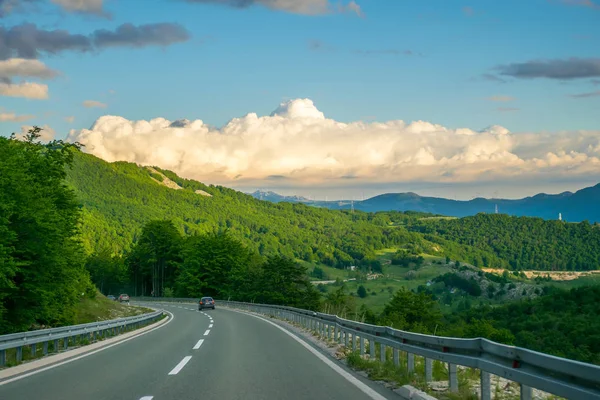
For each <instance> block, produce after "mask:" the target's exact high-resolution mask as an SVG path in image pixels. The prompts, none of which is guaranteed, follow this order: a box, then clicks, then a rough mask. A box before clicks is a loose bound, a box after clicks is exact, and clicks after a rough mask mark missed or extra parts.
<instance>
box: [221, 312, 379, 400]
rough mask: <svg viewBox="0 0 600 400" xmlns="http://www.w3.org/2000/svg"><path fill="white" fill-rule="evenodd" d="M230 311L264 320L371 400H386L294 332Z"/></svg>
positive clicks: (256, 316) (252, 315) (272, 323)
mask: <svg viewBox="0 0 600 400" xmlns="http://www.w3.org/2000/svg"><path fill="white" fill-rule="evenodd" d="M230 311H234V312H237V313H240V314H246V315H249V316H251V317H254V318H258V319H262V320H263V321H265V322H267V323H269V324H271V325H273V326H274V327H275V328H277V329H279V330H281V331H283V332H284V333H285V334H286V335H288V336H290V337H291V338H292V339H294V340H295V341H296V342H298V343H300V344H301V345H302V346H303V347H304V348H306V349H307V350H308V351H310V352H311V353H313V354H314V355H315V356H317V357H318V358H319V359H320V360H321V361H323V362H324V363H325V364H327V365H328V366H329V367H330V368H331V369H333V370H334V371H335V372H337V373H338V374H340V375H341V376H343V377H344V378H345V379H346V380H347V381H348V382H350V383H351V384H353V385H354V386H356V387H357V388H358V389H360V390H361V391H362V392H363V393H364V394H366V395H367V396H369V397H370V398H371V399H373V400H386V398H385V397H383V396H382V395H380V394H379V393H377V392H376V391H374V390H373V389H371V388H370V387H368V386H367V385H365V384H364V383H362V382H361V381H360V380H358V379H356V378H355V377H354V376H352V375H351V374H350V373H348V372H346V371H345V370H344V369H342V368H341V367H340V366H339V365H337V364H336V363H334V362H333V361H331V360H330V359H329V358H327V357H325V356H324V355H323V354H321V353H319V352H318V351H317V350H315V349H314V348H313V347H312V346H311V345H310V344H308V343H306V342H305V341H304V340H302V339H300V338H299V337H298V336H296V335H294V334H293V333H292V332H290V331H288V330H287V329H285V328H282V327H281V326H279V325H277V324H276V323H274V322H271V321H269V320H268V319H265V318H263V317H259V316H258V315H254V314H248V313H245V312H242V311H237V310H230Z"/></svg>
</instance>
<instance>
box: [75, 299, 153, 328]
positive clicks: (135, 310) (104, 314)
mask: <svg viewBox="0 0 600 400" xmlns="http://www.w3.org/2000/svg"><path fill="white" fill-rule="evenodd" d="M149 312H152V310H150V309H148V308H144V307H132V306H128V305H127V304H125V303H123V304H121V303H119V302H118V301H114V300H109V299H107V298H106V297H105V296H104V295H103V294H101V293H100V292H97V293H96V298H95V299H90V298H87V297H86V298H82V299H81V300H80V302H79V305H78V306H77V310H76V315H75V325H77V324H86V323H88V322H96V321H104V320H108V319H116V318H123V317H132V316H134V315H140V314H145V313H149Z"/></svg>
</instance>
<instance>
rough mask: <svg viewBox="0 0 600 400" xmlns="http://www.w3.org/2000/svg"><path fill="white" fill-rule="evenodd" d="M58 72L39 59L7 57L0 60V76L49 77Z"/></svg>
mask: <svg viewBox="0 0 600 400" xmlns="http://www.w3.org/2000/svg"><path fill="white" fill-rule="evenodd" d="M56 75H58V72H56V71H54V70H53V69H50V68H48V67H47V66H46V64H44V63H43V62H41V61H40V60H28V59H25V58H9V59H8V60H0V78H12V77H15V76H21V77H30V78H31V77H33V78H41V79H51V78H54V77H55V76H56Z"/></svg>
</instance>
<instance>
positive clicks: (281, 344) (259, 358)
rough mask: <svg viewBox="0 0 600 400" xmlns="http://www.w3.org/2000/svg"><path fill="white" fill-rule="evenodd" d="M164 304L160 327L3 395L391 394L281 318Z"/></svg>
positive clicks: (6, 399) (127, 398)
mask: <svg viewBox="0 0 600 400" xmlns="http://www.w3.org/2000/svg"><path fill="white" fill-rule="evenodd" d="M164 308H165V309H166V310H167V311H169V312H170V313H172V314H173V317H174V318H173V319H172V320H171V321H169V322H168V323H167V324H165V325H164V326H162V327H160V328H158V329H156V330H153V331H151V332H148V333H147V334H144V335H142V336H140V337H137V338H135V339H132V340H129V341H127V342H124V343H122V344H119V345H117V346H113V347H111V348H108V349H106V350H103V351H100V352H98V353H95V354H92V355H90V356H87V357H84V358H81V359H79V360H76V361H73V362H70V363H67V364H64V365H60V366H57V367H56V368H52V369H49V370H46V371H43V372H40V373H37V374H33V375H31V376H27V377H25V378H23V379H20V380H16V381H13V382H9V383H6V384H3V383H2V381H0V400H21V399H23V400H29V399H47V400H69V399H78V400H81V399H90V400H96V399H97V400H113V399H114V400H117V399H119V400H140V399H144V400H150V399H152V400H192V399H203V400H205V399H206V400H211V399H214V400H217V399H218V400H222V399H340V400H341V399H344V400H345V399H348V400H352V399H361V400H364V399H384V398H386V396H385V395H386V392H385V391H384V389H381V388H379V387H377V386H376V385H373V384H371V383H370V382H365V381H364V380H359V379H357V378H355V377H354V376H352V375H351V374H348V372H346V371H345V370H343V369H341V368H340V367H339V366H337V365H334V363H335V362H334V361H331V360H329V359H327V357H325V356H324V355H322V354H320V353H318V350H315V349H314V348H312V347H311V346H310V345H307V344H306V343H304V342H302V341H299V340H298V339H297V338H295V337H293V336H292V335H290V334H289V333H287V332H286V331H284V330H283V329H281V328H279V327H277V326H275V325H274V324H273V323H270V322H268V321H265V320H261V319H259V318H256V317H254V316H250V315H246V314H242V313H238V312H235V311H230V310H224V309H219V308H218V307H217V309H216V310H207V311H203V312H199V311H198V310H197V309H196V307H195V305H192V304H189V305H164ZM317 353H318V354H317ZM382 393H383V394H384V396H382ZM388 393H389V392H388Z"/></svg>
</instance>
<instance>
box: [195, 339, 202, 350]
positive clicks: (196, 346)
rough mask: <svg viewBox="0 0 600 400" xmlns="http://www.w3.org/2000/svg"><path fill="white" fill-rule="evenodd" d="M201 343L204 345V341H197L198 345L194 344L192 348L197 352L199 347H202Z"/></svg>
mask: <svg viewBox="0 0 600 400" xmlns="http://www.w3.org/2000/svg"><path fill="white" fill-rule="evenodd" d="M202 343H204V339H200V340H198V343H196V345H195V346H194V347H193V349H194V350H198V349H199V348H200V346H202Z"/></svg>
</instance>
